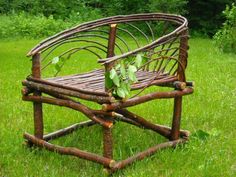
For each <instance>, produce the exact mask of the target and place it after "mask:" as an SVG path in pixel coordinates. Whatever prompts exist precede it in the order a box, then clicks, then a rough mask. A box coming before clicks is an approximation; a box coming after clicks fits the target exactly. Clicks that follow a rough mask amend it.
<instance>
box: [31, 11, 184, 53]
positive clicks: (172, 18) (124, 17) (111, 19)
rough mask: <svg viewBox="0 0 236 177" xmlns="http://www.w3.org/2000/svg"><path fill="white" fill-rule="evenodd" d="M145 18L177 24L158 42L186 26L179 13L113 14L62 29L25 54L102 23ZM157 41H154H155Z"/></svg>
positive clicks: (143, 19)
mask: <svg viewBox="0 0 236 177" xmlns="http://www.w3.org/2000/svg"><path fill="white" fill-rule="evenodd" d="M147 20H149V21H155V20H161V21H170V22H173V23H176V24H178V25H179V27H178V28H176V30H175V31H173V32H171V33H169V34H168V35H166V36H163V37H162V38H160V39H158V40H157V41H159V42H161V41H162V40H163V39H164V38H168V37H170V36H172V35H173V34H175V33H180V32H181V31H182V30H183V28H184V27H186V26H187V20H186V18H184V17H182V16H179V15H173V14H163V13H149V14H133V15H119V16H113V17H108V18H103V19H99V20H95V21H91V22H88V23H83V24H81V25H78V26H76V27H73V28H71V29H68V30H65V31H62V32H60V33H58V34H56V35H54V36H52V37H50V38H47V39H45V40H44V41H42V42H40V43H39V44H38V45H36V46H35V47H34V48H33V49H31V51H29V53H28V54H27V56H33V55H34V54H36V53H38V52H40V51H42V50H43V49H45V48H47V47H48V46H51V45H53V44H55V43H57V42H58V41H60V40H63V39H66V38H69V37H71V36H73V35H75V34H77V33H79V32H83V31H87V30H91V29H94V28H97V27H101V26H104V25H109V24H115V23H125V22H135V21H147ZM157 41H155V42H157Z"/></svg>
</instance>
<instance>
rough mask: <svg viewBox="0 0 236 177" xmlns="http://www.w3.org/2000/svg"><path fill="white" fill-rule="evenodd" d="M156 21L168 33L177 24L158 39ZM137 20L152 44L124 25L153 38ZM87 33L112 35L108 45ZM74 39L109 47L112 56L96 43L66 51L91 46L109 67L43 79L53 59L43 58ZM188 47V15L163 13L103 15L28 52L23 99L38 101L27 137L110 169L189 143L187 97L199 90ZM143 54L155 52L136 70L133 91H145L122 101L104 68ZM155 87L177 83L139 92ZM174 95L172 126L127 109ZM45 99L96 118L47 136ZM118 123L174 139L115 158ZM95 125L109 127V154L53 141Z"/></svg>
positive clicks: (106, 134)
mask: <svg viewBox="0 0 236 177" xmlns="http://www.w3.org/2000/svg"><path fill="white" fill-rule="evenodd" d="M153 21H161V25H160V26H163V33H164V31H165V30H164V29H165V28H168V26H167V27H166V26H165V25H166V23H170V24H171V25H173V26H174V27H175V28H174V29H173V30H172V31H171V32H168V33H165V34H163V35H161V37H158V38H157V39H155V36H154V30H153V29H152V28H151V25H150V24H149V22H153ZM134 22H139V23H140V22H143V23H146V25H147V27H148V28H147V29H149V30H150V36H152V41H148V40H147V41H148V42H147V43H146V44H144V45H143V46H140V41H139V40H137V39H136V38H137V37H136V36H135V35H134V34H133V33H132V32H133V31H129V30H128V29H124V28H122V27H119V26H121V24H125V25H129V26H130V27H132V28H134V29H135V30H137V31H138V32H140V35H141V36H142V37H143V38H146V39H148V35H146V34H145V32H143V31H142V30H141V29H139V28H138V27H137V26H135V25H133V24H131V23H134ZM162 22H163V24H162ZM106 26H109V29H108V31H107V32H106V31H105V32H104V30H100V28H101V27H106ZM97 28H99V29H97ZM106 29H107V28H106ZM94 31H99V34H91V32H94ZM119 31H122V32H126V33H127V34H128V35H130V37H131V38H132V39H133V40H134V43H136V44H137V48H135V49H132V50H130V49H129V46H128V44H127V41H125V40H124V39H122V38H121V37H120V36H119V35H118V34H117V33H118V32H119ZM144 31H145V30H144ZM81 33H82V34H81ZM84 33H85V34H86V33H88V34H86V35H87V37H88V36H99V37H101V38H102V39H106V40H107V47H106V46H105V45H104V44H101V43H99V42H97V41H92V40H90V39H89V40H88V39H81V37H86V35H84V36H83V34H84ZM101 33H105V34H106V35H107V37H104V36H101ZM80 34H81V35H80ZM75 39H76V40H75ZM118 39H119V40H120V41H122V43H123V45H124V46H126V47H127V48H128V51H127V52H122V51H124V49H123V48H122V47H121V46H120V45H119V44H118V43H117V40H118ZM74 41H77V42H78V41H83V42H88V43H92V44H94V46H92V47H93V48H96V49H101V50H103V49H102V47H104V46H105V47H106V54H105V55H106V56H105V57H104V58H101V57H100V55H99V54H98V53H96V52H94V51H92V50H90V49H89V47H91V45H89V46H85V47H80V48H71V49H69V50H67V51H65V52H64V53H62V54H61V55H64V54H67V53H69V54H70V55H72V54H74V53H75V52H77V51H79V50H87V51H88V52H91V53H93V54H94V55H96V56H98V57H99V61H98V62H100V63H101V64H102V65H103V66H104V69H103V70H94V71H92V72H89V73H85V74H77V75H72V76H65V77H64V76H62V77H52V78H49V79H44V78H42V77H41V74H42V71H43V69H44V68H46V67H47V66H48V65H49V64H50V62H49V63H48V64H46V66H45V67H42V64H41V62H42V61H43V60H44V59H45V58H46V57H47V56H48V55H50V54H51V53H52V52H53V50H55V48H56V47H58V46H60V45H63V44H65V43H70V42H74ZM95 44H96V46H95ZM117 50H119V51H121V52H122V53H121V54H119V55H118V54H116V52H117ZM187 50H188V27H187V20H186V19H185V18H184V17H182V16H178V15H171V14H162V13H153V14H136V15H129V16H115V17H109V18H105V19H100V20H97V21H93V22H88V23H84V24H81V25H79V26H77V27H75V28H72V29H69V30H66V31H64V32H61V33H59V34H57V35H55V36H52V37H50V38H48V39H46V40H44V41H43V42H41V43H40V44H39V45H37V46H36V47H34V48H33V49H32V50H31V51H30V52H29V53H28V56H32V74H31V76H29V77H27V79H26V80H24V81H23V82H22V84H23V85H24V87H23V89H22V94H23V100H25V101H31V102H33V108H34V109H33V110H34V130H35V131H34V135H30V134H29V133H25V134H24V138H25V139H27V141H28V143H29V144H30V145H36V146H39V147H43V148H46V149H48V150H49V151H55V152H57V153H60V154H65V155H73V156H77V157H80V158H83V159H86V160H91V161H94V162H97V163H100V164H102V165H103V166H104V167H105V169H106V170H107V171H108V172H109V173H112V172H114V171H116V170H118V169H121V168H124V167H126V166H127V165H129V164H131V163H132V162H134V161H136V160H141V159H143V158H145V157H147V156H150V155H152V154H154V153H155V152H156V151H158V150H160V149H163V148H167V147H174V146H176V145H177V144H181V143H184V142H186V141H187V140H188V136H189V132H188V131H186V130H180V122H181V111H182V97H183V96H184V95H188V94H191V93H193V82H190V81H186V76H185V69H186V67H187V58H188V54H187ZM45 51H49V52H48V54H46V56H45V57H44V58H43V57H41V54H43V53H45ZM169 51H172V53H170V54H169ZM73 52H74V53H73ZM140 52H145V53H147V56H149V61H148V62H147V63H145V64H144V65H142V66H141V67H140V68H139V70H138V72H137V73H136V75H137V78H138V82H137V83H134V84H133V85H132V88H131V90H140V92H138V94H136V95H134V96H133V97H131V98H129V99H126V100H124V99H123V100H119V99H116V98H115V97H114V96H113V95H112V93H111V90H108V89H106V88H105V86H104V84H105V81H104V72H107V71H110V70H111V68H112V67H113V66H114V65H116V63H117V62H119V61H120V60H125V59H126V58H127V57H129V56H134V55H136V54H138V53H140ZM171 62H174V64H172V66H171V67H169V69H168V70H167V65H168V64H169V63H171ZM153 63H154V64H153ZM152 64H153V65H152ZM174 67H176V69H175V70H174V72H172V70H173V68H174ZM167 71H168V72H167ZM171 72H172V74H171ZM65 80H66V82H65ZM75 80H76V81H77V80H78V81H79V82H78V83H76V84H77V85H76V86H72V85H70V84H71V83H73V82H75ZM68 83H69V84H68ZM150 86H161V87H171V88H174V90H171V91H164V92H152V93H147V94H144V95H139V94H140V93H143V91H144V90H145V89H147V88H148V87H150ZM93 89H94V90H93ZM74 98H78V99H84V100H88V101H92V102H95V103H98V104H100V105H101V109H100V110H94V109H91V108H89V107H88V106H86V105H84V104H82V103H80V102H78V101H77V100H75V99H74ZM169 98H173V99H174V111H173V118H172V127H166V126H162V125H159V124H154V123H151V122H149V121H148V120H147V119H145V118H143V117H141V116H138V115H136V114H134V113H132V112H130V111H128V110H127V108H128V107H131V106H135V105H138V104H142V103H145V102H148V101H151V100H154V99H169ZM43 103H45V104H51V105H57V106H63V107H67V108H70V109H73V110H76V111H79V112H81V113H83V114H84V115H85V116H86V117H88V118H89V119H90V120H89V121H86V122H81V123H76V124H74V125H71V126H69V127H67V128H64V129H61V130H58V131H55V132H52V133H49V134H47V135H44V133H43V129H44V127H43V110H42V109H43V108H42V104H43ZM115 121H123V122H126V123H129V124H131V125H134V126H137V127H140V128H145V129H149V130H152V131H154V132H157V133H159V134H160V135H162V136H164V137H166V138H167V139H168V140H169V141H168V142H164V143H161V144H159V145H156V146H153V147H151V148H149V149H147V150H145V151H143V152H140V153H138V154H136V155H134V156H132V157H129V158H127V159H125V160H121V161H118V162H117V161H115V160H114V159H113V154H112V152H113V143H114V142H113V140H112V129H113V127H114V126H113V125H114V122H115ZM95 124H99V125H101V126H102V127H103V144H104V146H103V155H97V154H94V153H90V152H86V151H82V150H79V149H77V148H74V147H61V146H58V145H54V144H51V143H49V142H48V141H50V140H52V139H55V138H59V137H61V136H64V135H67V134H69V133H71V132H73V131H75V130H77V129H79V128H83V127H88V126H92V125H95Z"/></svg>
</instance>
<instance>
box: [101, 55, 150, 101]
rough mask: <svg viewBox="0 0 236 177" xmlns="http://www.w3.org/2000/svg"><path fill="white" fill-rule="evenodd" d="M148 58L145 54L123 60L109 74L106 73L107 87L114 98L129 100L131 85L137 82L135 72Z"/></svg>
mask: <svg viewBox="0 0 236 177" xmlns="http://www.w3.org/2000/svg"><path fill="white" fill-rule="evenodd" d="M147 59H148V58H147V57H145V56H144V55H143V54H137V55H136V56H135V57H129V58H127V59H125V60H121V61H120V62H119V63H118V64H116V65H115V66H114V67H113V68H112V69H111V70H110V71H109V72H106V73H105V87H106V89H108V90H111V92H112V94H113V96H115V97H118V98H127V97H129V96H130V91H131V85H132V84H133V83H135V82H137V81H138V80H137V78H136V75H135V72H136V71H137V70H138V68H139V67H140V66H141V65H142V63H143V61H144V60H147Z"/></svg>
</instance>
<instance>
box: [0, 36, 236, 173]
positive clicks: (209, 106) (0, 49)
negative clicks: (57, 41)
mask: <svg viewBox="0 0 236 177" xmlns="http://www.w3.org/2000/svg"><path fill="white" fill-rule="evenodd" d="M37 42H38V41H37V40H21V41H20V40H18V41H13V40H12V41H0V66H1V68H0V176H9V177H12V176H13V177H14V176H16V177H20V176H72V177H73V176H84V177H88V176H103V173H102V169H103V167H102V166H101V165H98V164H95V163H92V162H88V161H85V160H82V159H79V158H76V157H71V156H62V155H58V154H56V153H52V152H48V151H46V150H39V149H36V148H35V149H28V148H26V147H25V146H24V145H23V142H24V140H23V137H22V134H23V132H25V131H27V132H31V133H32V132H33V129H32V128H33V117H32V104H31V103H27V102H23V101H21V88H22V86H21V81H22V80H23V79H24V78H25V77H26V76H27V75H28V74H29V73H30V69H31V62H30V61H29V59H27V58H26V57H25V54H26V53H27V51H28V50H29V49H30V48H31V47H33V45H34V44H36V43H37ZM187 79H188V80H194V81H195V82H196V88H195V93H194V94H193V95H190V96H186V97H184V107H183V116H182V128H183V129H188V130H190V131H191V132H192V133H193V136H191V140H190V141H189V143H188V144H186V145H184V146H181V147H177V148H176V149H166V150H163V151H161V152H158V153H156V154H155V155H154V156H152V157H149V158H146V159H145V160H142V161H139V162H137V163H135V164H133V165H131V166H129V167H128V168H126V169H124V170H121V171H119V172H117V173H115V174H114V176H129V177H131V176H135V177H142V176H148V177H149V176H150V177H153V176H171V177H175V176H176V177H182V176H184V177H185V176H191V177H193V176H196V177H211V176H219V177H221V176H232V177H234V176H236V139H235V136H236V106H235V105H236V55H233V54H221V53H219V52H218V51H217V50H216V49H215V47H214V46H213V44H212V41H211V40H209V39H191V40H190V51H189V65H188V68H187ZM172 105H173V100H161V101H159V100H157V101H153V102H149V103H146V104H143V105H140V106H137V107H135V108H133V110H134V111H136V112H137V113H138V114H140V115H142V116H144V117H148V118H149V120H151V121H155V122H157V123H163V124H167V125H168V124H169V123H170V120H171V111H172ZM44 110H45V112H47V114H45V132H50V131H54V130H56V129H59V128H63V127H65V126H68V125H70V124H72V123H76V122H78V121H82V120H86V118H85V117H84V116H83V115H82V114H79V113H76V112H75V111H71V110H68V109H66V108H60V107H55V106H48V105H45V107H44ZM100 130H101V127H99V126H93V127H90V128H88V129H83V130H78V131H76V132H75V133H73V134H71V135H68V136H66V137H65V138H60V139H58V140H56V141H55V143H57V144H60V145H64V146H76V147H79V148H81V149H84V150H89V151H92V152H99V153H102V141H101V138H102V134H101V131H100ZM200 130H202V131H204V132H207V133H208V134H209V136H205V135H199V136H196V132H200ZM194 134H195V136H194ZM114 138H115V139H114V141H115V145H114V146H115V152H114V156H115V158H116V159H117V158H118V159H121V158H125V157H127V156H130V155H132V154H134V153H136V152H139V151H141V150H144V149H145V148H147V147H149V146H151V145H154V144H157V143H159V142H161V141H163V138H161V137H160V136H159V135H156V134H154V133H153V132H150V131H143V130H141V129H138V128H135V127H133V126H130V125H126V124H123V123H118V124H116V126H115V128H114Z"/></svg>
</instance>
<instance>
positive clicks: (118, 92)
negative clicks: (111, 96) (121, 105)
mask: <svg viewBox="0 0 236 177" xmlns="http://www.w3.org/2000/svg"><path fill="white" fill-rule="evenodd" d="M117 95H118V96H119V97H121V98H125V91H124V90H123V89H122V88H121V87H118V88H117Z"/></svg>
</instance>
